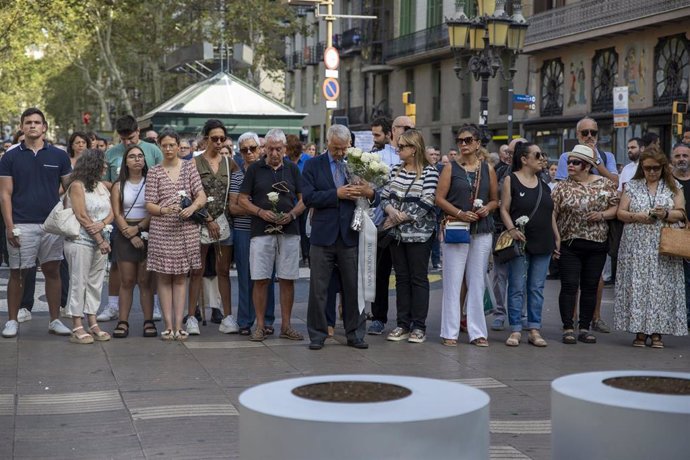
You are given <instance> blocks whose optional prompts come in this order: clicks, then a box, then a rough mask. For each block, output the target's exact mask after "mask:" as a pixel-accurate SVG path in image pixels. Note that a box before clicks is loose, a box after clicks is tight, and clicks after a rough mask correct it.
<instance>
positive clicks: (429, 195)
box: [381, 130, 438, 343]
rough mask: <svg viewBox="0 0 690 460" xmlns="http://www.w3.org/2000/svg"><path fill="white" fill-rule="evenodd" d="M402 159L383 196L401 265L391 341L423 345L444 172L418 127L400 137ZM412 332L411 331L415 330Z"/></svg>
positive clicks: (396, 261)
mask: <svg viewBox="0 0 690 460" xmlns="http://www.w3.org/2000/svg"><path fill="white" fill-rule="evenodd" d="M398 149H399V154H400V160H401V163H400V164H399V165H397V166H395V167H394V168H393V170H392V171H391V175H390V179H389V181H388V184H386V186H385V188H384V190H383V193H382V194H381V204H382V206H383V208H384V209H385V210H386V215H387V217H386V220H385V222H384V228H390V229H391V230H390V231H391V232H392V233H393V236H394V238H395V240H394V242H393V243H391V258H392V259H393V267H395V291H396V299H397V300H396V303H397V310H398V314H397V323H398V326H397V327H396V328H395V329H393V330H392V331H391V332H390V333H389V334H388V337H387V338H388V340H391V341H394V342H399V341H402V340H406V339H407V341H408V342H412V343H422V342H424V341H425V340H426V316H427V313H428V311H429V279H428V277H427V275H428V268H429V255H430V254H431V244H432V241H433V238H434V234H435V228H436V214H435V213H434V211H433V208H434V200H435V195H436V185H437V184H438V170H437V169H436V168H435V167H433V166H431V165H430V164H429V162H428V161H427V159H426V157H425V155H424V152H425V148H424V138H423V137H422V134H421V133H420V132H419V131H417V130H408V131H406V132H405V133H403V134H402V135H401V136H400V139H399V140H398ZM410 331H411V332H410Z"/></svg>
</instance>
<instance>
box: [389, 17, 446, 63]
mask: <svg viewBox="0 0 690 460" xmlns="http://www.w3.org/2000/svg"><path fill="white" fill-rule="evenodd" d="M446 46H448V26H447V25H446V24H445V23H443V24H439V25H437V26H434V27H430V28H428V29H424V30H420V31H419V32H414V33H411V34H408V35H403V36H401V37H398V38H396V39H395V40H393V41H391V42H390V43H389V44H388V46H386V47H385V49H384V56H385V59H386V60H387V61H388V60H391V59H397V58H401V57H405V56H412V55H414V54H418V53H423V52H426V51H431V50H435V49H439V48H444V47H446Z"/></svg>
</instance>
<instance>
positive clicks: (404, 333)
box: [386, 327, 410, 342]
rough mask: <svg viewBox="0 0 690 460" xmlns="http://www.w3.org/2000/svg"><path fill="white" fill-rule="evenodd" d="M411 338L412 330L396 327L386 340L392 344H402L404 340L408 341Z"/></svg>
mask: <svg viewBox="0 0 690 460" xmlns="http://www.w3.org/2000/svg"><path fill="white" fill-rule="evenodd" d="M409 338H410V330H409V329H403V328H402V327H396V328H395V329H393V330H392V331H390V332H389V333H388V337H386V340H390V341H391V342H400V341H402V340H407V339H409Z"/></svg>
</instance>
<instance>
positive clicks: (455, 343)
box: [441, 338, 458, 347]
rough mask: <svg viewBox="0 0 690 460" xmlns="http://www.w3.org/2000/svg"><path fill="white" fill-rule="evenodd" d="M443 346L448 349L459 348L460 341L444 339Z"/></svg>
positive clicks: (442, 339) (442, 340)
mask: <svg viewBox="0 0 690 460" xmlns="http://www.w3.org/2000/svg"><path fill="white" fill-rule="evenodd" d="M441 345H445V346H447V347H457V346H458V341H457V340H455V339H444V338H441Z"/></svg>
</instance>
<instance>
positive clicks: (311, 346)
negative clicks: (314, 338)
mask: <svg viewBox="0 0 690 460" xmlns="http://www.w3.org/2000/svg"><path fill="white" fill-rule="evenodd" d="M322 348H323V342H311V343H310V344H309V349H310V350H320V349H322Z"/></svg>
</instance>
